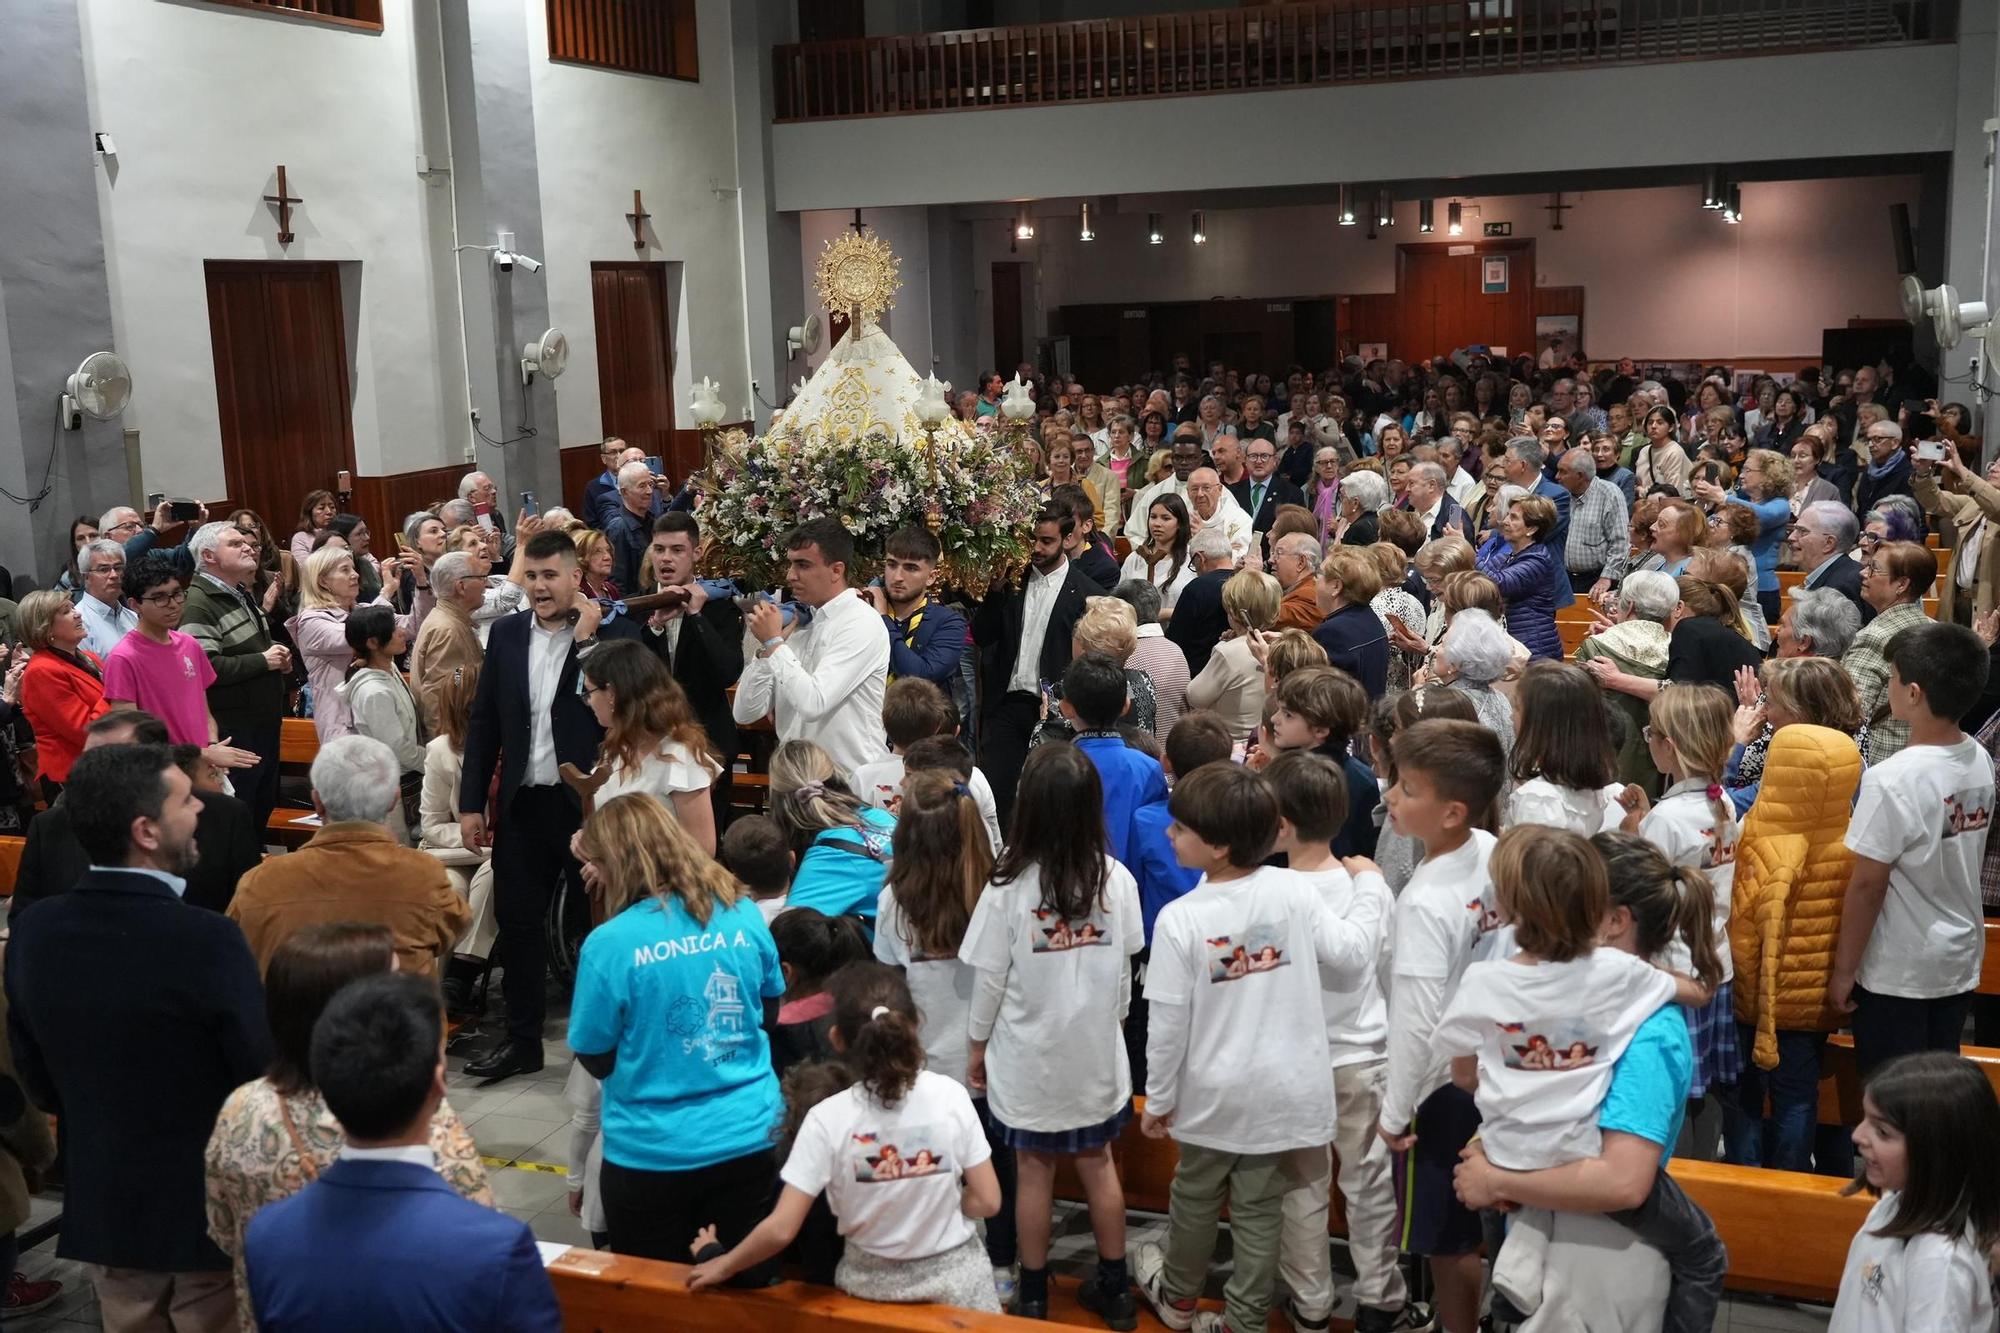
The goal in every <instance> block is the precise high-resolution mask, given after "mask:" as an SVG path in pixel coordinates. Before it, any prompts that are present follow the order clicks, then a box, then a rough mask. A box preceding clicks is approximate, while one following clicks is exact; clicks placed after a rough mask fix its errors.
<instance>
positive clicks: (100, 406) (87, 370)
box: [62, 352, 132, 430]
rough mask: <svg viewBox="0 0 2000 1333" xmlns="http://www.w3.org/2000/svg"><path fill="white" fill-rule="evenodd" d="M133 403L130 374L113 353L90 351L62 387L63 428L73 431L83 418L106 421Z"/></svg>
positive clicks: (121, 360) (123, 363)
mask: <svg viewBox="0 0 2000 1333" xmlns="http://www.w3.org/2000/svg"><path fill="white" fill-rule="evenodd" d="M130 401H132V372H131V371H130V370H127V369H126V368H125V359H124V358H123V357H121V356H119V355H118V353H116V352H92V353H91V354H90V355H89V356H87V357H85V358H84V359H83V364H82V365H81V366H78V367H77V370H76V374H74V375H71V376H70V377H69V381H68V382H67V383H66V384H65V385H64V386H63V396H62V427H63V429H64V430H76V429H78V428H79V427H81V426H82V425H83V419H84V418H85V417H89V418H91V419H92V420H94V421H109V420H111V418H113V417H115V416H117V415H118V414H119V413H120V412H123V411H124V410H125V404H127V403H128V402H130Z"/></svg>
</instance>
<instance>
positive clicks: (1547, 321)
mask: <svg viewBox="0 0 2000 1333" xmlns="http://www.w3.org/2000/svg"><path fill="white" fill-rule="evenodd" d="M1581 325H1582V319H1581V318H1580V317H1579V316H1576V315H1536V316H1535V346H1536V347H1537V348H1539V349H1540V350H1541V355H1540V356H1539V357H1538V358H1537V360H1536V364H1537V365H1539V366H1540V367H1541V368H1542V369H1543V370H1548V369H1550V368H1551V367H1554V366H1562V365H1568V364H1569V359H1570V357H1572V356H1574V355H1576V350H1577V348H1579V347H1581V346H1582V345H1583V332H1582V328H1581Z"/></svg>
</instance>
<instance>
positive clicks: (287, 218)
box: [264, 162, 305, 245]
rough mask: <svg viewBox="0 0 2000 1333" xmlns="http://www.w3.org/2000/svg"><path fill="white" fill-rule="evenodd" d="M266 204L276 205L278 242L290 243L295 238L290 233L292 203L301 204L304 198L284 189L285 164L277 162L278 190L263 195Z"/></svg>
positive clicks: (282, 243) (281, 243)
mask: <svg viewBox="0 0 2000 1333" xmlns="http://www.w3.org/2000/svg"><path fill="white" fill-rule="evenodd" d="M264 202H265V203H267V204H276V205H277V206H278V244H279V245H290V244H291V243H292V242H293V241H294V240H296V239H297V238H296V237H295V236H293V235H292V205H293V204H303V203H304V202H305V200H303V199H301V198H299V197H298V196H297V195H295V194H291V193H289V192H288V191H287V190H286V189H285V164H284V163H282V162H280V163H279V164H278V192H277V193H276V194H267V195H265V196H264Z"/></svg>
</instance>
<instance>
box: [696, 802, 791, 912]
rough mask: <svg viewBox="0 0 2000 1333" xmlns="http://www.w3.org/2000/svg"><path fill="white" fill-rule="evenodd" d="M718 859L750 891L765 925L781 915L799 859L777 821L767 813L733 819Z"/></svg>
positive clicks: (718, 852) (717, 851)
mask: <svg viewBox="0 0 2000 1333" xmlns="http://www.w3.org/2000/svg"><path fill="white" fill-rule="evenodd" d="M715 859H716V860H718V861H720V862H722V868H723V869H724V870H727V871H728V872H729V873H730V874H732V875H734V876H736V878H738V879H740V880H742V881H743V887H744V888H746V889H748V890H750V897H751V900H752V901H754V902H755V903H756V904H757V910H758V911H759V912H760V913H762V914H763V917H764V924H765V925H767V926H768V925H770V924H771V923H772V922H773V921H775V920H777V918H778V914H779V913H780V912H782V911H784V910H785V898H786V896H787V892H786V891H787V890H789V889H790V888H791V886H792V868H793V866H795V865H796V864H797V858H796V857H794V856H793V855H792V849H791V846H790V845H789V844H788V843H787V842H786V841H785V831H784V830H783V829H781V828H779V827H778V824H777V821H776V820H774V819H772V818H770V817H769V816H768V815H744V816H743V817H742V818H741V819H737V820H734V821H732V822H731V823H730V825H729V828H728V829H727V831H725V832H724V833H723V835H722V843H721V845H720V846H719V847H718V848H717V850H716V854H715Z"/></svg>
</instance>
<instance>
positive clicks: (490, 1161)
mask: <svg viewBox="0 0 2000 1333" xmlns="http://www.w3.org/2000/svg"><path fill="white" fill-rule="evenodd" d="M479 1160H480V1161H481V1162H484V1163H485V1164H486V1165H487V1166H494V1167H511V1168H512V1169H514V1170H516V1171H541V1172H545V1173H547V1174H548V1175H552V1176H566V1175H568V1174H569V1168H568V1167H566V1166H555V1165H552V1164H551V1163H548V1162H522V1161H516V1160H515V1159H514V1158H512V1157H489V1156H487V1155H485V1154H484V1153H482V1154H480V1157H479Z"/></svg>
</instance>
